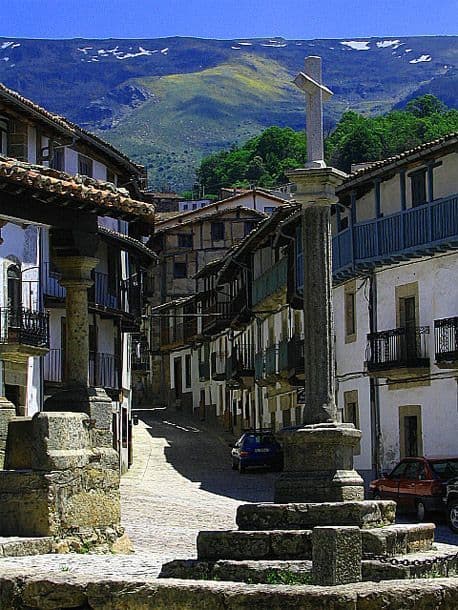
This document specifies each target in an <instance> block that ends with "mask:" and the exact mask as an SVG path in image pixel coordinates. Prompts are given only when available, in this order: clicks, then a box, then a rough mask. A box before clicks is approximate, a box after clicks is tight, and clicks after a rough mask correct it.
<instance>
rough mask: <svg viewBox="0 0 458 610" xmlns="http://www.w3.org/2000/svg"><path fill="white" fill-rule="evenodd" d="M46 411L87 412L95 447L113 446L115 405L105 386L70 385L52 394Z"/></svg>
mask: <svg viewBox="0 0 458 610" xmlns="http://www.w3.org/2000/svg"><path fill="white" fill-rule="evenodd" d="M44 410H45V411H67V412H72V413H86V414H87V415H89V418H90V421H91V442H92V445H93V446H95V447H111V446H112V434H111V424H112V419H113V407H112V404H111V399H110V397H109V396H108V394H107V393H106V392H105V390H104V389H103V388H86V387H80V386H75V387H69V388H66V389H64V390H60V391H59V392H57V393H56V394H53V396H50V397H49V398H48V399H47V400H46V402H45V405H44Z"/></svg>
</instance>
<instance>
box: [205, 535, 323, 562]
mask: <svg viewBox="0 0 458 610" xmlns="http://www.w3.org/2000/svg"><path fill="white" fill-rule="evenodd" d="M197 556H198V558H199V560H206V561H217V560H219V559H236V560H240V559H311V557H312V532H311V530H298V531H291V532H285V531H275V530H273V531H268V532H267V531H265V532H262V531H257V532H241V531H237V530H231V531H226V532H221V531H207V532H205V531H204V532H199V535H198V537H197Z"/></svg>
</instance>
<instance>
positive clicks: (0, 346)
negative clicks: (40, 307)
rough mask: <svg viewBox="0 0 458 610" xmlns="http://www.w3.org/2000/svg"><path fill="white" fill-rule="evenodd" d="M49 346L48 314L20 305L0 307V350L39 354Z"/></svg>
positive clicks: (17, 353)
mask: <svg viewBox="0 0 458 610" xmlns="http://www.w3.org/2000/svg"><path fill="white" fill-rule="evenodd" d="M48 348H49V314H48V313H47V312H44V311H32V310H30V309H25V308H24V307H20V308H18V309H12V308H10V307H2V308H0V352H1V354H2V356H4V355H6V354H8V353H9V354H11V355H14V354H16V355H17V356H21V355H22V356H23V357H28V356H41V355H44V354H45V353H46V352H47V351H48Z"/></svg>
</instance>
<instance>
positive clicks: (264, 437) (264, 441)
mask: <svg viewBox="0 0 458 610" xmlns="http://www.w3.org/2000/svg"><path fill="white" fill-rule="evenodd" d="M243 444H244V445H245V446H249V447H254V446H259V445H264V446H265V445H275V438H274V437H273V436H272V435H270V434H248V435H247V436H246V437H245V439H244V441H243Z"/></svg>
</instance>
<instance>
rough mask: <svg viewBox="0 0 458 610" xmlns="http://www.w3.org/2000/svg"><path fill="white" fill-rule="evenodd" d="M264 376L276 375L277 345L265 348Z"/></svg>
mask: <svg viewBox="0 0 458 610" xmlns="http://www.w3.org/2000/svg"><path fill="white" fill-rule="evenodd" d="M265 370H266V376H269V375H275V374H276V373H278V344H276V343H274V344H273V345H269V347H266V369H265Z"/></svg>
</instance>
